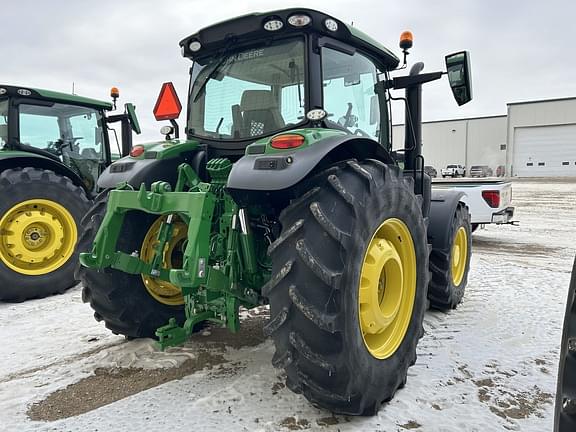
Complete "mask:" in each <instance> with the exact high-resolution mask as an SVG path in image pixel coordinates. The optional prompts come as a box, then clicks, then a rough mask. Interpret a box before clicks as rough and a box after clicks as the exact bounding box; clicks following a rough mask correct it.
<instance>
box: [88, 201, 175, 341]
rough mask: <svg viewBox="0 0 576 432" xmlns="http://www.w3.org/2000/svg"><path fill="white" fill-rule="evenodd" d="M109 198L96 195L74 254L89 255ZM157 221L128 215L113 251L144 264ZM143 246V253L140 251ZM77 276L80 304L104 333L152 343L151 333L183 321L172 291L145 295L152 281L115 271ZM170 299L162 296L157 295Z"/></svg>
mask: <svg viewBox="0 0 576 432" xmlns="http://www.w3.org/2000/svg"><path fill="white" fill-rule="evenodd" d="M107 202H108V194H107V192H104V193H102V194H100V195H99V196H98V197H97V198H96V200H95V203H94V206H93V207H92V208H91V209H90V211H89V212H88V213H87V214H86V216H85V217H84V219H83V220H82V225H83V226H84V232H83V234H82V237H81V239H80V242H79V249H80V250H81V251H83V252H89V251H90V250H91V247H92V243H93V241H94V237H95V236H96V233H97V232H98V228H99V227H100V224H101V223H102V220H103V218H104V215H105V214H106V206H107ZM157 220H158V217H157V216H154V215H149V214H146V213H142V212H130V213H128V214H127V215H126V217H125V218H124V224H123V226H122V232H121V234H120V236H119V239H118V244H117V249H118V250H122V251H125V252H126V251H129V252H132V251H139V253H140V255H141V257H142V258H143V259H144V256H145V254H146V253H147V252H146V250H148V249H149V246H150V245H149V243H147V240H148V239H150V238H151V235H150V230H151V228H152V229H153V228H154V227H155V225H157ZM143 246H144V248H143ZM78 276H79V278H80V279H81V281H82V285H83V291H82V300H83V301H84V302H85V303H90V306H91V307H92V309H94V318H96V320H97V321H102V320H103V321H104V323H105V324H106V327H107V328H108V329H110V330H111V331H112V332H113V333H115V334H122V335H124V336H128V337H133V338H142V337H150V338H156V336H155V332H156V329H157V328H158V327H160V326H163V325H165V324H167V323H168V320H169V319H170V318H176V321H177V322H178V324H179V325H182V324H183V323H184V320H185V313H184V305H183V300H182V299H179V298H178V295H177V293H175V289H174V288H175V287H174V288H170V287H169V286H168V287H167V286H159V287H158V288H156V289H154V290H149V289H147V288H146V286H145V285H144V281H145V280H146V281H148V282H147V283H153V282H154V280H153V278H143V277H142V276H141V275H132V274H128V273H124V272H121V271H118V270H113V269H110V268H106V269H103V270H94V269H88V268H86V267H82V266H80V267H79V268H78ZM163 292H164V293H166V292H167V294H169V295H165V296H162V293H163Z"/></svg>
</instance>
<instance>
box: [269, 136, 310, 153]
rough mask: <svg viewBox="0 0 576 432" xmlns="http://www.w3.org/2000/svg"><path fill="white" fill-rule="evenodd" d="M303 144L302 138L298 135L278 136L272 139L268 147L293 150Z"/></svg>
mask: <svg viewBox="0 0 576 432" xmlns="http://www.w3.org/2000/svg"><path fill="white" fill-rule="evenodd" d="M302 144H304V137H303V136H302V135H298V134H285V135H278V136H277V137H274V138H272V142H271V143H270V145H271V146H272V147H273V148H275V149H279V150H286V149H293V148H296V147H300V146H301V145H302Z"/></svg>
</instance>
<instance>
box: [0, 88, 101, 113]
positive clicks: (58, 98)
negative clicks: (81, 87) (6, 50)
mask: <svg viewBox="0 0 576 432" xmlns="http://www.w3.org/2000/svg"><path fill="white" fill-rule="evenodd" d="M3 96H17V97H21V98H31V99H41V100H47V101H51V102H63V103H70V104H75V105H82V106H89V107H92V108H98V109H105V110H111V109H112V104H111V103H110V102H105V101H101V100H98V99H91V98H87V97H83V96H78V95H73V94H68V93H60V92H55V91H52V90H44V89H38V88H32V87H25V86H11V85H4V84H0V97H3Z"/></svg>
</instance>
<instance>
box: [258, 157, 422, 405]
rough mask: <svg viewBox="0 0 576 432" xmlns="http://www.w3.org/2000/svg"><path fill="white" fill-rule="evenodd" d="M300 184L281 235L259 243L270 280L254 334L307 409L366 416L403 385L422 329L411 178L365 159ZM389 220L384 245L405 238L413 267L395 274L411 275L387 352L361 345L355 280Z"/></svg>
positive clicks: (417, 208)
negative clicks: (268, 343) (395, 226)
mask: <svg viewBox="0 0 576 432" xmlns="http://www.w3.org/2000/svg"><path fill="white" fill-rule="evenodd" d="M307 186H308V187H307V188H306V190H308V192H306V193H305V194H304V195H302V196H301V197H300V198H299V199H297V200H296V201H294V202H292V203H291V204H290V205H289V206H288V207H287V208H286V209H285V210H284V211H283V212H282V214H281V215H280V221H281V223H282V226H283V229H282V233H281V235H280V236H279V238H278V239H277V240H276V241H275V242H274V243H273V244H272V245H271V246H270V249H269V252H270V255H271V257H272V277H271V280H270V281H269V282H268V283H267V284H266V285H265V286H264V288H263V294H264V295H265V296H267V297H268V298H269V300H270V322H269V323H268V324H267V326H266V327H265V329H264V330H265V333H266V334H267V335H271V336H272V338H273V339H274V344H275V347H276V353H275V355H274V358H273V360H272V362H273V364H274V366H276V367H281V368H284V370H285V371H286V374H287V379H286V384H287V386H288V387H289V388H290V389H291V390H293V391H295V392H297V393H303V394H304V396H305V397H306V398H307V399H308V400H309V401H310V402H312V403H313V404H314V405H316V406H318V407H321V408H325V409H328V410H330V411H332V412H335V413H340V414H349V415H374V414H376V413H377V411H378V409H379V408H380V405H381V404H382V403H383V402H387V401H389V400H390V399H392V397H393V396H394V394H395V392H396V390H397V389H398V388H401V387H402V386H403V385H404V384H405V382H406V377H407V370H408V368H409V367H410V366H411V365H413V364H414V362H415V361H416V345H417V343H418V340H419V339H420V337H421V336H422V334H423V327H422V321H423V317H424V312H425V309H426V303H427V302H426V291H427V284H428V245H427V240H426V227H425V220H424V218H423V217H422V212H421V205H420V201H419V199H418V198H417V197H416V196H415V195H414V192H413V183H412V178H410V177H407V178H403V177H402V176H401V172H400V170H399V169H398V168H397V167H393V166H387V165H384V164H383V163H381V162H379V161H373V160H369V161H365V162H361V163H358V162H355V161H349V162H348V163H347V164H343V165H340V166H338V167H332V168H330V169H328V170H326V171H324V172H323V173H321V174H319V175H318V176H316V177H315V178H313V179H312V180H310V182H309V183H308V184H307ZM392 220H396V221H401V222H402V224H401V225H403V226H404V227H406V231H405V232H406V233H407V234H406V236H405V237H406V238H404V237H402V238H401V237H400V236H398V237H397V240H396V238H393V239H392V240H391V242H396V241H397V242H398V243H397V245H400V246H401V247H402V244H405V245H406V246H404V247H408V246H409V244H413V253H414V255H413V256H414V261H413V263H414V265H413V267H412V268H408V267H405V268H404V271H405V272H406V274H408V272H413V274H414V276H413V277H414V279H413V281H414V285H412V286H413V288H414V291H413V292H414V298H413V303H412V305H411V307H412V309H411V313H408V314H405V315H402V317H403V318H401V319H403V320H404V321H401V322H402V323H403V325H406V327H405V333H403V334H402V333H400V334H401V335H402V336H401V337H400V338H399V339H398V340H397V344H396V345H394V346H393V347H392V345H391V346H390V347H391V349H390V352H389V353H388V354H387V355H382V356H379V355H377V354H374V351H373V350H372V349H370V348H369V344H368V342H365V341H366V340H367V339H366V338H367V337H368V336H366V333H365V327H363V324H362V319H364V310H363V311H362V314H360V303H362V306H365V303H364V302H362V301H361V299H360V295H361V294H360V289H361V288H360V285H359V284H360V278H361V276H360V275H361V273H362V275H364V273H363V272H364V269H365V268H366V266H367V264H366V263H369V262H370V261H369V259H368V253H367V252H366V251H367V250H372V249H369V248H372V247H373V241H374V238H375V237H374V236H375V235H376V233H378V232H380V231H379V230H380V229H381V227H382V226H384V225H385V224H386V223H388V221H392ZM385 241H387V240H385ZM403 242H404V243H403ZM382 271H383V272H384V270H382ZM381 277H382V276H381ZM362 280H363V281H364V279H362ZM386 280H387V279H386ZM390 280H392V279H390ZM380 283H384V288H382V291H383V292H382V296H383V297H381V298H380V300H378V301H379V302H381V303H380V306H379V307H380V308H383V307H384V306H382V305H383V304H384V303H383V302H384V300H383V299H384V298H385V297H386V295H387V294H385V293H387V292H389V291H388V290H389V289H390V292H394V288H395V287H394V286H392V285H393V284H392V282H390V288H388V285H386V282H382V279H380V282H379V284H380ZM379 284H377V288H378V289H380V285H379ZM362 287H363V288H362V289H365V288H366V285H364V284H363V285H362ZM370 288H372V285H370ZM404 290H409V288H408V285H405V286H404ZM378 293H380V291H378ZM401 297H402V295H401ZM403 301H404V300H402V302H403ZM402 304H404V303H402ZM395 316H396V315H395ZM397 316H400V312H398V315H397ZM394 319H396V318H394ZM386 331H388V328H386ZM385 346H386V345H385Z"/></svg>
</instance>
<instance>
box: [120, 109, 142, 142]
mask: <svg viewBox="0 0 576 432" xmlns="http://www.w3.org/2000/svg"><path fill="white" fill-rule="evenodd" d="M124 110H125V111H126V115H128V120H129V121H130V126H131V127H132V130H133V131H134V132H135V133H136V134H137V135H140V132H142V130H141V129H140V123H139V122H138V117H136V107H135V106H134V105H133V104H131V103H127V104H124Z"/></svg>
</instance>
